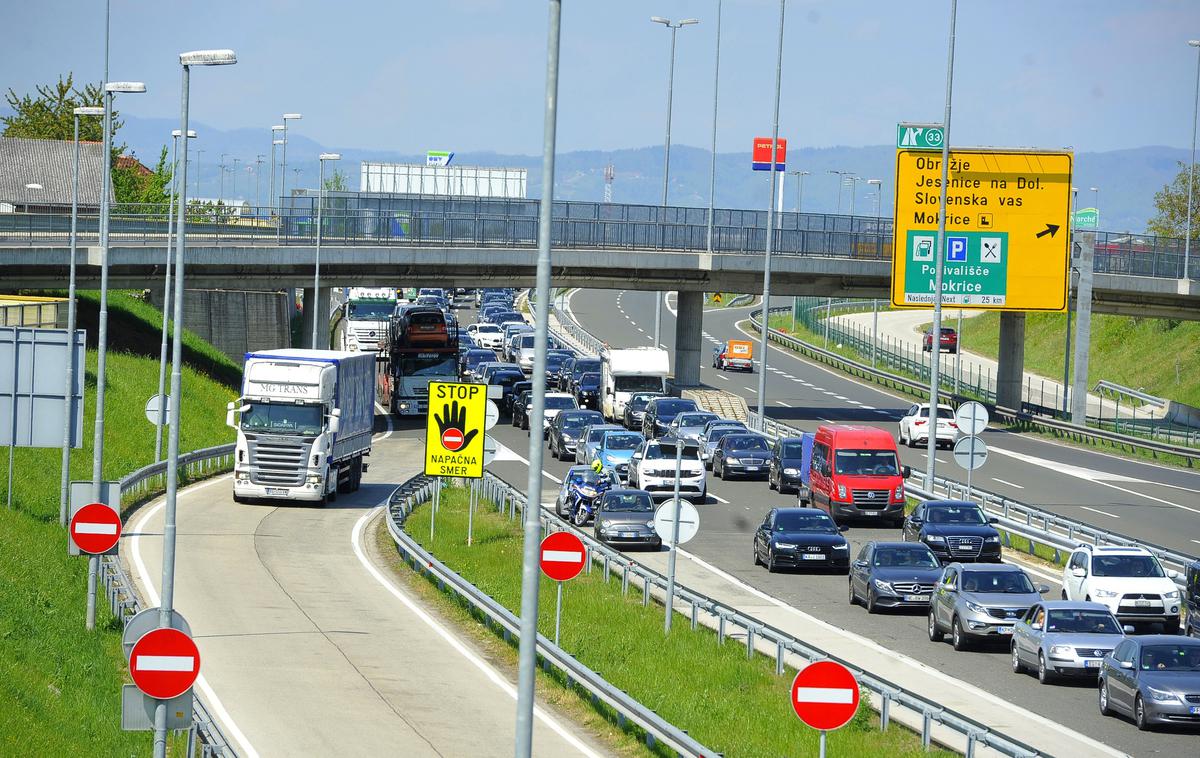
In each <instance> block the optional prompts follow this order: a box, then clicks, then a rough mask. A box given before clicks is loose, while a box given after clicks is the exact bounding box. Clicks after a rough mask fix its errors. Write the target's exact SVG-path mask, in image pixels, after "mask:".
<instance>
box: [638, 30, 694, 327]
mask: <svg viewBox="0 0 1200 758" xmlns="http://www.w3.org/2000/svg"><path fill="white" fill-rule="evenodd" d="M650 21H652V22H653V23H655V24H662V25H663V26H665V27H667V28H668V29H670V30H671V59H670V61H671V62H670V66H669V67H668V68H667V137H666V141H665V142H664V145H663V191H662V207H663V211H662V216H661V217H660V218H659V227H660V228H661V229H662V230H663V235H664V239H663V241H664V242H665V241H666V239H665V235H666V229H667V219H666V208H667V188H668V187H669V186H670V180H671V101H672V99H673V98H674V95H675V35H676V33H677V32H678V31H679V29H680V27H683V26H690V25H692V24H698V23H700V20H699V19H696V18H685V19H683V20H682V21H671V20H670V19H666V18H663V17H662V16H651V17H650ZM662 302H663V293H662V290H657V291H655V293H654V347H658V346H659V345H660V344H661V343H662Z"/></svg>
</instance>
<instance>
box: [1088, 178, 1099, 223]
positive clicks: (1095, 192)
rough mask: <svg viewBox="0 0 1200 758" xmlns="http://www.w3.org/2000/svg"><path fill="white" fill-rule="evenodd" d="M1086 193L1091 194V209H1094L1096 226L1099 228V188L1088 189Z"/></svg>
mask: <svg viewBox="0 0 1200 758" xmlns="http://www.w3.org/2000/svg"><path fill="white" fill-rule="evenodd" d="M1088 191H1090V192H1091V193H1092V207H1093V208H1095V209H1096V226H1097V227H1099V226H1100V188H1099V187H1088Z"/></svg>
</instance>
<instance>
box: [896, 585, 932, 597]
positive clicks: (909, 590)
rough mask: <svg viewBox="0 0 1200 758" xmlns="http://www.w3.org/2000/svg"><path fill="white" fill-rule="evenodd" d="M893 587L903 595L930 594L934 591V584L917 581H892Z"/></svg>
mask: <svg viewBox="0 0 1200 758" xmlns="http://www.w3.org/2000/svg"><path fill="white" fill-rule="evenodd" d="M892 589H894V590H895V591H896V592H899V593H900V594H901V595H928V594H930V593H932V592H933V585H932V584H918V583H917V582H892Z"/></svg>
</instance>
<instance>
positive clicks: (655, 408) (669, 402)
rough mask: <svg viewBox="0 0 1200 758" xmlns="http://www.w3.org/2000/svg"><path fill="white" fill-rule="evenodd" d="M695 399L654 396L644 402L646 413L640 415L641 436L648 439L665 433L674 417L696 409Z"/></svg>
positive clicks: (697, 408)
mask: <svg viewBox="0 0 1200 758" xmlns="http://www.w3.org/2000/svg"><path fill="white" fill-rule="evenodd" d="M698 410H700V408H699V407H697V405H696V401H695V400H683V399H682V398H678V397H656V398H654V399H652V400H651V401H650V402H649V403H647V404H646V415H644V416H642V436H643V437H645V438H646V439H648V440H652V439H656V438H657V437H659V436H660V435H663V434H666V433H667V427H668V426H670V425H671V422H672V421H674V420H675V417H676V416H678V415H679V414H681V413H686V412H688V411H698Z"/></svg>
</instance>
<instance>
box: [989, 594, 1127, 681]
mask: <svg viewBox="0 0 1200 758" xmlns="http://www.w3.org/2000/svg"><path fill="white" fill-rule="evenodd" d="M1129 629H1131V627H1126V629H1125V630H1122V628H1121V625H1120V623H1118V622H1117V619H1116V617H1115V616H1113V614H1112V611H1110V610H1108V608H1106V607H1105V606H1104V605H1101V604H1100V603H1088V602H1073V601H1068V600H1046V601H1043V602H1040V603H1037V604H1035V605H1034V606H1033V607H1032V608H1030V609H1029V612H1028V613H1026V614H1025V616H1024V617H1023V618H1022V619H1021V620H1020V621H1018V622H1017V623H1016V624H1015V625H1014V626H1013V638H1012V649H1011V652H1012V669H1013V672H1014V673H1017V674H1019V673H1021V672H1023V671H1027V670H1029V669H1033V670H1035V671H1036V672H1037V678H1038V681H1039V682H1041V683H1042V684H1050V683H1052V682H1053V681H1055V680H1057V679H1059V678H1060V677H1068V676H1070V677H1090V678H1094V677H1095V676H1096V675H1097V674H1098V673H1099V672H1100V666H1101V664H1102V663H1103V661H1104V656H1106V655H1108V654H1109V653H1111V652H1112V651H1113V648H1115V647H1116V646H1117V643H1118V642H1120V641H1121V639H1122V638H1123V636H1124V631H1128V630H1129Z"/></svg>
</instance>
